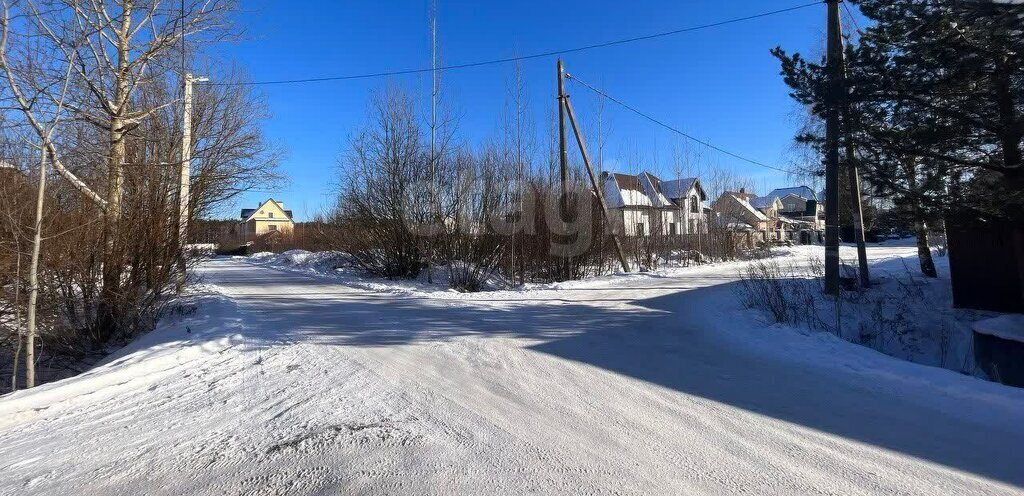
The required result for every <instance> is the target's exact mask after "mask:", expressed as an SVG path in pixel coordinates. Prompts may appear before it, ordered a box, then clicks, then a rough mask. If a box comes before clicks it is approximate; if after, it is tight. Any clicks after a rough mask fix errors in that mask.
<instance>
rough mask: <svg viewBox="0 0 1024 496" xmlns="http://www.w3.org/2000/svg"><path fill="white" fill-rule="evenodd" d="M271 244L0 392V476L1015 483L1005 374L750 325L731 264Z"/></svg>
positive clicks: (339, 481) (136, 483)
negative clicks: (599, 270)
mask: <svg viewBox="0 0 1024 496" xmlns="http://www.w3.org/2000/svg"><path fill="white" fill-rule="evenodd" d="M810 249H812V248H803V247H800V248H797V249H794V250H793V255H792V256H793V257H802V256H806V254H807V253H809V252H807V251H806V250H810ZM816 249H817V250H819V251H820V247H819V248H816ZM846 250H847V248H845V247H844V256H849V255H850V254H849V253H847V252H846ZM870 254H871V257H872V259H873V260H874V261H875V263H876V265H877V264H882V263H884V262H885V261H886V260H898V259H899V258H901V257H912V256H913V248H912V247H909V248H908V247H892V246H889V247H872V248H871V253H870ZM286 255H287V257H291V259H292V260H294V262H295V263H294V264H293V265H295V267H292V268H276V266H274V265H271V264H268V263H264V262H266V260H264V262H259V261H256V260H252V259H227V258H225V259H216V260H213V261H210V262H208V263H205V264H204V265H203V266H202V267H201V269H200V270H201V272H202V275H203V278H204V280H203V283H204V284H205V286H204V287H202V288H200V289H203V290H204V291H202V292H199V293H197V295H196V296H195V297H194V298H195V300H196V303H197V308H198V310H197V311H196V312H195V313H194V314H191V315H186V316H184V317H181V318H179V319H176V320H172V321H168V322H165V324H164V325H162V326H161V328H160V329H158V330H157V331H155V332H153V333H151V334H149V335H147V336H145V337H143V338H142V339H140V340H139V341H137V342H135V343H134V344H133V345H131V346H130V347H128V348H126V349H125V350H123V351H121V352H119V353H118V354H116V355H114V356H112V357H110V359H109V360H107V362H105V363H104V364H102V365H100V366H99V367H97V368H95V369H93V370H91V371H89V372H87V373H85V374H82V375H80V376H77V377H74V378H71V379H67V380H63V381H59V382H55V383H51V384H47V385H44V386H42V387H39V388H36V389H34V390H31V391H21V392H18V393H15V394H12V395H9V396H7V397H4V398H0V493H2V494H103V495H106V494H126V495H127V494H321V493H344V494H353V493H371V494H524V493H544V494H599V493H601V494H604V493H620V494H682V493H688V494H734V493H740V492H745V493H752V494H877V493H889V494H895V493H899V494H958V495H963V494H1013V493H1021V492H1022V487H1024V457H1022V452H1024V451H1022V450H1024V390H1019V389H1014V388H1010V387H1006V386H1002V385H998V384H995V383H990V382H986V381H983V380H980V379H977V378H974V377H970V376H965V375H961V374H957V373H955V372H952V371H949V370H944V369H940V368H934V367H926V366H922V365H917V364H913V363H909V362H904V361H900V360H897V359H895V358H892V357H889V356H886V355H882V354H880V353H877V352H874V351H872V350H870V349H867V348H864V347H861V346H857V345H854V344H851V343H848V342H845V341H842V340H840V339H837V338H835V337H834V336H831V335H828V334H822V333H811V332H798V331H797V330H794V329H791V328H786V327H782V326H769V325H768V324H766V323H765V322H764V321H763V320H761V319H760V318H759V317H758V316H756V315H755V314H754V313H752V312H751V311H749V310H746V309H743V308H742V307H741V306H740V305H739V303H738V302H737V301H736V300H737V298H736V295H735V285H736V282H735V281H736V278H737V274H738V272H739V269H740V268H741V267H742V264H740V263H732V264H720V265H712V266H702V267H695V268H688V269H678V270H671V271H664V272H660V273H654V274H635V275H614V276H607V277H601V278H596V279H593V280H588V281H577V282H571V283H563V284H556V285H546V286H535V287H531V288H527V289H525V290H518V291H493V292H485V293H477V294H471V295H467V294H458V293H452V292H448V291H438V290H431V289H429V288H426V289H424V288H423V287H419V286H415V285H412V286H407V287H405V288H404V289H402V290H401V291H381V290H375V289H372V288H370V289H368V288H367V287H366V286H365V285H364V286H360V285H358V284H354V283H353V281H352V279H353V278H352V277H350V276H348V275H345V274H342V275H336V274H331V275H325V274H329V273H332V272H334V271H333V268H332V267H333V265H332V264H328V263H327V262H326V261H321V262H322V263H320V264H319V265H318V263H319V262H317V260H316V259H317V258H318V257H325V255H319V254H306V253H301V252H299V253H291V254H286ZM271 257H281V256H274V255H268V256H264V257H262V258H268V259H269V258H271ZM911 262H912V260H911ZM311 266H317V267H319V269H315V270H314V269H311V268H310V267H311ZM375 284H381V285H382V286H387V285H388V284H389V283H386V282H378V283H375Z"/></svg>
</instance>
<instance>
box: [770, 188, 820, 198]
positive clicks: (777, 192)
mask: <svg viewBox="0 0 1024 496" xmlns="http://www.w3.org/2000/svg"><path fill="white" fill-rule="evenodd" d="M789 195H796V196H799V197H800V198H803V199H804V200H815V201H816V200H818V197H817V195H815V194H814V190H813V189H811V188H808V187H807V186H793V187H789V188H778V189H774V190H772V191H771V193H768V194H767V195H764V196H765V197H768V198H785V197H787V196H789Z"/></svg>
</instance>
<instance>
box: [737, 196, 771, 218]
mask: <svg viewBox="0 0 1024 496" xmlns="http://www.w3.org/2000/svg"><path fill="white" fill-rule="evenodd" d="M733 198H735V199H736V201H737V202H739V204H740V205H741V206H742V207H743V208H745V209H747V210H748V211H749V212H750V213H751V215H753V216H754V217H755V218H756V219H757V220H768V217H767V216H765V215H764V214H763V213H761V211H760V210H758V209H756V208H754V206H753V205H751V204H750V202H749V201H747V200H745V199H743V198H740V197H738V196H733Z"/></svg>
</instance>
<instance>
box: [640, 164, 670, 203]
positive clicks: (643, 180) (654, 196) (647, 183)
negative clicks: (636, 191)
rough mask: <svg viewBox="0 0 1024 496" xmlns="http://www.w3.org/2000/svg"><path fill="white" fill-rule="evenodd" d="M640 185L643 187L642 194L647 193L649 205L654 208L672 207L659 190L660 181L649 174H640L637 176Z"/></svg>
mask: <svg viewBox="0 0 1024 496" xmlns="http://www.w3.org/2000/svg"><path fill="white" fill-rule="evenodd" d="M637 177H638V178H639V179H640V184H641V185H643V187H644V192H645V193H647V197H648V198H649V199H650V202H651V205H654V206H655V207H667V206H669V205H672V202H671V201H669V199H668V198H666V197H665V194H664V193H662V189H661V179H659V178H658V176H655V175H654V174H651V173H650V172H642V173H641V174H640V175H639V176H637Z"/></svg>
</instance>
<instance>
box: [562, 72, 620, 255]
mask: <svg viewBox="0 0 1024 496" xmlns="http://www.w3.org/2000/svg"><path fill="white" fill-rule="evenodd" d="M559 66H561V64H559ZM561 86H562V85H561V84H559V87H560V88H561ZM562 105H563V106H564V107H565V111H566V113H568V114H569V122H570V123H571V124H572V132H573V135H574V136H576V144H577V145H579V148H580V155H582V156H583V165H585V166H586V168H587V175H588V176H590V186H591V187H593V188H594V195H595V196H597V201H598V202H599V203H600V204H601V213H602V214H604V222H605V225H607V226H608V232H610V233H611V236H612V243H614V244H615V254H616V255H618V257H619V263H620V264H622V271H623V272H629V263H627V262H626V254H625V253H623V251H622V245H621V244H619V237H618V235H617V234H615V224H614V223H613V222H612V218H611V213H609V212H608V203H607V202H605V201H604V194H603V193H602V192H601V185H600V183H599V182H598V180H597V176H596V175H594V168H593V167H591V166H590V155H589V154H587V147H586V145H585V144H584V143H583V135H582V134H581V133H580V127H579V125H578V124H577V123H576V114H575V113H574V112H573V111H572V104H571V103H569V98H568V97H563V98H562ZM563 150H564V148H563ZM581 215H582V214H581Z"/></svg>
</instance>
